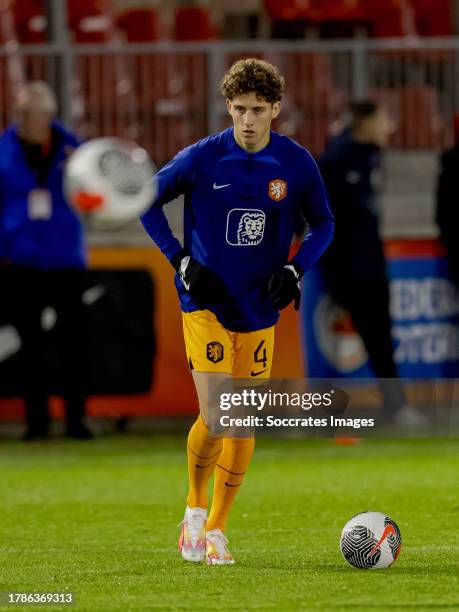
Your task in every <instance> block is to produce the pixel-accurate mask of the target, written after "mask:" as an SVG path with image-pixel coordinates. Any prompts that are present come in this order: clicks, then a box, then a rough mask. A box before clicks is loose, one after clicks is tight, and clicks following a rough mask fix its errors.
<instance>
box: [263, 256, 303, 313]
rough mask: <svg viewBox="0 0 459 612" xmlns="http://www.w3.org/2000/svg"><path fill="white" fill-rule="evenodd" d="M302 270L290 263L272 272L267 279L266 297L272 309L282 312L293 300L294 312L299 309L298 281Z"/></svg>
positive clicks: (299, 292)
mask: <svg viewBox="0 0 459 612" xmlns="http://www.w3.org/2000/svg"><path fill="white" fill-rule="evenodd" d="M302 276H303V270H302V269H301V267H300V266H299V265H298V264H297V263H296V262H293V263H290V264H287V265H286V266H284V267H283V268H281V269H280V270H278V271H277V272H274V274H273V275H272V276H271V278H270V279H269V283H268V295H269V298H270V300H271V302H272V305H273V306H274V308H277V309H278V310H282V309H283V308H285V307H286V306H288V305H289V304H290V302H291V301H292V300H295V310H298V308H299V307H300V298H301V291H300V279H301V277H302Z"/></svg>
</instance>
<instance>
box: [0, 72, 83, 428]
mask: <svg viewBox="0 0 459 612" xmlns="http://www.w3.org/2000/svg"><path fill="white" fill-rule="evenodd" d="M55 114H56V100H55V97H54V94H53V92H52V90H51V89H50V88H49V86H48V85H47V84H46V83H43V82H39V81H36V82H30V83H26V84H24V85H22V86H20V87H19V89H18V91H17V92H16V96H15V100H14V116H15V123H14V125H12V126H11V127H9V128H7V129H6V131H5V132H4V133H3V134H2V136H1V138H0V260H1V261H2V262H3V266H2V268H3V274H2V276H3V288H4V289H5V295H7V296H8V300H9V303H10V308H11V310H12V316H13V319H14V322H15V324H16V327H17V329H18V331H19V335H20V337H21V341H22V356H23V359H22V371H21V379H22V395H23V397H24V400H25V405H26V421H27V433H26V436H25V437H26V439H35V438H41V437H46V436H47V435H48V432H49V412H48V404H47V397H48V395H49V383H48V381H47V380H46V376H45V372H46V369H45V367H44V364H45V361H46V360H45V355H46V354H45V348H44V347H45V332H44V328H45V329H46V327H48V328H50V327H53V326H54V324H55V325H56V327H57V329H58V331H59V334H58V337H59V344H60V349H61V350H60V366H61V370H60V373H61V376H60V381H59V387H60V389H59V392H60V393H61V395H62V396H63V397H64V399H65V400H66V417H67V434H68V435H69V436H71V437H76V438H87V437H91V432H90V431H89V430H88V428H87V427H86V426H85V424H84V422H83V416H84V404H85V395H86V391H85V384H86V383H85V381H86V363H87V358H86V343H85V325H84V314H83V306H82V302H81V280H82V271H83V270H84V268H85V266H86V247H85V240H84V234H83V228H82V225H81V223H80V221H79V219H78V217H77V216H76V215H75V214H74V213H73V212H72V210H71V209H70V208H69V207H68V205H67V202H66V200H65V197H64V193H63V170H64V165H65V162H66V160H67V158H68V156H69V155H70V154H71V153H72V151H73V150H74V149H75V148H76V147H77V146H78V144H79V143H78V140H77V138H76V137H75V136H74V135H73V134H71V133H70V132H69V131H67V130H66V129H65V128H64V127H63V126H62V125H60V124H59V123H58V122H57V121H56V120H55ZM49 306H52V310H50V309H49V308H48V310H46V307H49ZM46 315H47V316H46ZM51 319H55V321H52V320H51Z"/></svg>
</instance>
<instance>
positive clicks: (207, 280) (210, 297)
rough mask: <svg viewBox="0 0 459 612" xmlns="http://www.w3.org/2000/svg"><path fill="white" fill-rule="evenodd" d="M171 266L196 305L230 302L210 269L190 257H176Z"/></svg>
mask: <svg viewBox="0 0 459 612" xmlns="http://www.w3.org/2000/svg"><path fill="white" fill-rule="evenodd" d="M172 265H173V266H174V268H175V269H176V271H177V272H178V275H179V277H180V280H181V281H182V283H183V286H184V287H185V289H186V290H187V291H188V292H189V294H190V295H191V297H192V298H193V300H194V301H195V302H196V304H198V305H200V306H202V305H204V304H225V303H228V302H229V301H230V295H229V293H228V290H227V288H226V287H225V285H224V283H223V281H222V280H221V279H220V278H219V277H218V276H217V275H216V274H214V272H212V270H211V269H210V268H208V267H207V266H203V265H202V264H200V263H199V261H196V259H193V257H190V255H186V254H185V255H184V254H181V255H180V256H178V257H177V256H176V257H175V258H173V261H172Z"/></svg>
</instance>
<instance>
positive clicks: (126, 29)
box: [116, 8, 162, 42]
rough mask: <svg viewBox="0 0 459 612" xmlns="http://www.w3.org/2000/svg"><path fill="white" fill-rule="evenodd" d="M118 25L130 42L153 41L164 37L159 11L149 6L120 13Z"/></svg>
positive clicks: (117, 20)
mask: <svg viewBox="0 0 459 612" xmlns="http://www.w3.org/2000/svg"><path fill="white" fill-rule="evenodd" d="M116 25H117V27H118V28H120V30H122V32H123V33H124V36H125V38H126V40H127V41H129V42H151V41H155V40H159V39H160V38H161V37H162V29H161V23H160V19H159V15H158V12H157V11H155V10H154V9H149V8H137V9H130V10H127V11H124V12H123V13H121V14H120V15H118V17H117V19H116Z"/></svg>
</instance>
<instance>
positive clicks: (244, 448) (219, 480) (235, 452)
mask: <svg viewBox="0 0 459 612" xmlns="http://www.w3.org/2000/svg"><path fill="white" fill-rule="evenodd" d="M254 448H255V438H224V440H223V450H222V452H221V454H220V457H219V459H218V463H217V466H216V468H215V481H214V496H213V499H212V507H211V510H210V514H209V518H208V519H207V531H210V530H211V529H221V530H222V531H224V530H225V525H226V521H227V520H228V515H229V512H230V510H231V506H232V504H233V501H234V498H235V497H236V493H237V492H238V490H239V487H240V486H241V484H242V481H243V479H244V474H245V473H246V471H247V468H248V467H249V463H250V459H251V458H252V454H253V449H254Z"/></svg>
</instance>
